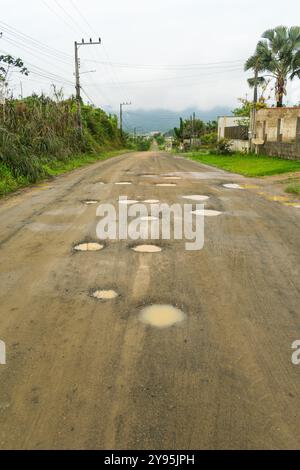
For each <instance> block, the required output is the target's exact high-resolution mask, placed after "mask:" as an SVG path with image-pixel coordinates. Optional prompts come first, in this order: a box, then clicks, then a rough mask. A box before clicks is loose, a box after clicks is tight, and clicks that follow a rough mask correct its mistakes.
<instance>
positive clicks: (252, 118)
mask: <svg viewBox="0 0 300 470" xmlns="http://www.w3.org/2000/svg"><path fill="white" fill-rule="evenodd" d="M257 101H258V70H257V68H256V69H255V76H254V94H253V104H252V109H251V116H250V139H249V141H250V142H249V143H250V151H251V152H252V151H253V150H254V145H253V139H255V137H256V135H255V128H256V105H257Z"/></svg>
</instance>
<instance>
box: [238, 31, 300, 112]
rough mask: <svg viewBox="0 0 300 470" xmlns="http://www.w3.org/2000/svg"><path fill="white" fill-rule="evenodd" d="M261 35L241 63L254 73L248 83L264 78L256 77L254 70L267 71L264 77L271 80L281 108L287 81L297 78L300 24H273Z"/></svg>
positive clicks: (299, 60)
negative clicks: (289, 26)
mask: <svg viewBox="0 0 300 470" xmlns="http://www.w3.org/2000/svg"><path fill="white" fill-rule="evenodd" d="M262 38H263V39H262V40H260V41H259V42H258V44H257V46H256V50H255V53H254V54H253V55H252V56H251V57H250V58H249V59H248V60H247V62H246V64H245V70H250V69H251V70H254V72H255V77H256V78H254V79H250V80H249V84H250V86H251V85H252V86H253V85H255V83H256V84H260V83H263V80H264V77H258V73H260V72H263V73H265V72H267V74H265V76H269V77H272V78H274V79H275V82H276V84H275V92H276V101H277V107H282V105H283V96H284V95H285V94H286V84H287V80H288V79H290V80H293V78H295V77H298V78H300V26H292V27H291V28H287V27H286V26H277V28H274V29H269V30H267V31H265V32H264V34H263V35H262Z"/></svg>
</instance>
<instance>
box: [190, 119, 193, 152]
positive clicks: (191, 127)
mask: <svg viewBox="0 0 300 470" xmlns="http://www.w3.org/2000/svg"><path fill="white" fill-rule="evenodd" d="M192 142H193V116H190V148H192Z"/></svg>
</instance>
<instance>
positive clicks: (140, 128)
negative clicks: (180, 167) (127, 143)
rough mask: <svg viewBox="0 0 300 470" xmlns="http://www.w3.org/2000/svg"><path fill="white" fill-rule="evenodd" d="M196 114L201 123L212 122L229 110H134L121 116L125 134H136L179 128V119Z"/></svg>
mask: <svg viewBox="0 0 300 470" xmlns="http://www.w3.org/2000/svg"><path fill="white" fill-rule="evenodd" d="M193 112H195V113H196V118H198V119H202V120H203V121H205V122H207V121H213V120H216V119H217V118H218V116H224V115H231V114H232V113H231V109H230V108H229V107H228V106H215V107H214V108H211V109H209V110H201V109H199V108H198V109H195V108H186V109H184V110H182V111H172V110H170V109H163V108H161V109H160V108H157V109H152V110H147V109H142V108H141V109H136V110H133V111H131V110H130V109H128V110H126V112H124V114H123V120H124V122H123V125H124V129H125V130H126V131H127V132H132V131H133V130H134V128H137V133H143V132H154V131H160V132H167V131H168V130H170V129H173V128H174V127H178V126H179V119H180V117H182V118H183V119H189V118H190V116H191V115H192V114H193Z"/></svg>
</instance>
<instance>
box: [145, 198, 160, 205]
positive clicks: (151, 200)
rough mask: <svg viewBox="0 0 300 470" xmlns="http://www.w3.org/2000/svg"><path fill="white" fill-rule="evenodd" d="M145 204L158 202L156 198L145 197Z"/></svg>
mask: <svg viewBox="0 0 300 470" xmlns="http://www.w3.org/2000/svg"><path fill="white" fill-rule="evenodd" d="M143 202H144V203H145V204H159V202H160V201H159V200H158V199H146V201H143Z"/></svg>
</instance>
